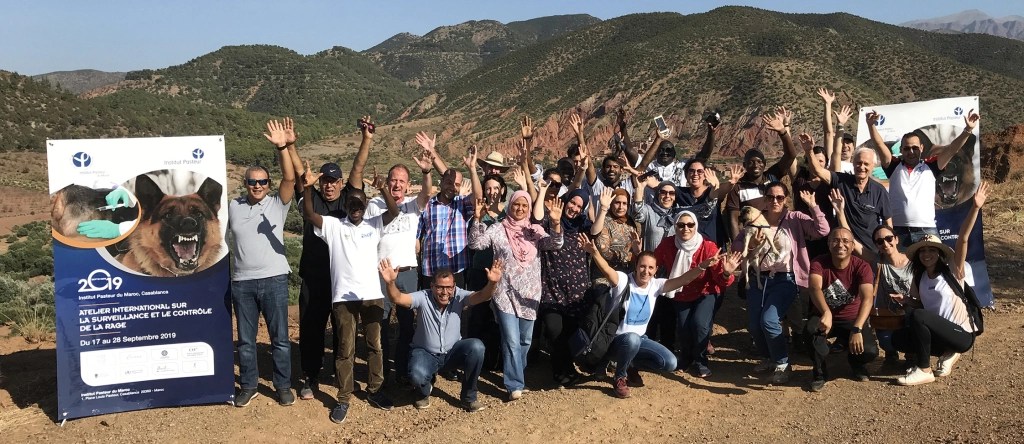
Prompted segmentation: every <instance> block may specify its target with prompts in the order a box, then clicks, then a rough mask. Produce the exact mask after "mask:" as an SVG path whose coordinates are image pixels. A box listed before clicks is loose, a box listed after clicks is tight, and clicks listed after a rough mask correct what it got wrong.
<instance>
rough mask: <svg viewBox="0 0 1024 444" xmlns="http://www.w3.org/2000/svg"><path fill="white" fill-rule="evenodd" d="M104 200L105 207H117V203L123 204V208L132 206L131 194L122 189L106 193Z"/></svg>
mask: <svg viewBox="0 0 1024 444" xmlns="http://www.w3.org/2000/svg"><path fill="white" fill-rule="evenodd" d="M106 200H107V205H110V206H114V205H117V204H118V203H122V204H124V206H126V207H128V206H131V204H132V196H131V194H128V192H127V191H125V189H124V188H115V189H114V190H112V191H111V192H109V193H107V197H106ZM78 229H79V230H81V229H82V227H81V225H79V227H78ZM115 237H116V236H115Z"/></svg>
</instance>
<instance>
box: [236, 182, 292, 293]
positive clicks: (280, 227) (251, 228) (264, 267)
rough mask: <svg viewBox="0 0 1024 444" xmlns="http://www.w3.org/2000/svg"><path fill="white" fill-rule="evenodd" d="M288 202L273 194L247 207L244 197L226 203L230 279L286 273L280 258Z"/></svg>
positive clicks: (282, 252) (289, 204)
mask: <svg viewBox="0 0 1024 444" xmlns="http://www.w3.org/2000/svg"><path fill="white" fill-rule="evenodd" d="M290 206H291V202H289V203H284V202H281V197H280V196H278V195H277V194H274V195H268V196H266V197H264V198H263V199H262V200H260V201H259V202H256V203H255V204H253V205H249V202H248V201H247V200H246V197H245V196H241V197H238V198H236V199H232V200H231V202H228V230H229V231H230V232H231V237H230V238H229V240H230V241H231V245H230V247H231V259H233V262H234V268H232V270H231V280H233V281H241V280H248V279H263V278H268V277H273V276H280V275H282V274H288V273H289V272H290V271H291V267H289V266H288V258H286V257H285V255H284V218H285V216H286V215H287V214H288V208H289V207H290Z"/></svg>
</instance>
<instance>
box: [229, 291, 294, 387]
mask: <svg viewBox="0 0 1024 444" xmlns="http://www.w3.org/2000/svg"><path fill="white" fill-rule="evenodd" d="M231 302H232V303H233V305H234V307H235V318H236V320H237V322H238V380H239V381H238V385H239V386H240V387H241V388H243V389H254V388H256V386H257V385H258V380H259V369H258V368H257V366H256V331H257V329H259V316H260V312H262V313H263V319H264V320H265V321H266V322H267V332H268V333H269V334H270V347H271V350H272V351H271V356H272V357H273V359H274V388H275V389H278V390H283V389H287V388H291V386H292V351H291V342H290V341H289V340H288V275H287V274H282V275H278V276H272V277H268V278H262V279H248V280H243V281H231Z"/></svg>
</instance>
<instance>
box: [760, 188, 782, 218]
mask: <svg viewBox="0 0 1024 444" xmlns="http://www.w3.org/2000/svg"><path fill="white" fill-rule="evenodd" d="M764 201H765V204H764V205H765V212H766V213H773V214H779V213H781V212H782V210H783V209H785V208H786V191H785V190H783V189H782V188H780V187H771V188H769V189H768V191H767V192H765V194H764Z"/></svg>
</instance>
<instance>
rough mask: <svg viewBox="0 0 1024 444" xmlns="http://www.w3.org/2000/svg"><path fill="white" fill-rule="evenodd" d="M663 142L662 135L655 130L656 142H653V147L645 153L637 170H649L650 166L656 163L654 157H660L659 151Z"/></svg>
mask: <svg viewBox="0 0 1024 444" xmlns="http://www.w3.org/2000/svg"><path fill="white" fill-rule="evenodd" d="M662 140H664V139H662V138H661V133H659V132H658V130H657V128H655V129H654V141H653V142H651V146H650V147H648V148H647V151H645V152H644V157H643V159H640V165H637V166H636V167H637V169H639V170H640V171H646V170H647V167H648V166H650V165H651V162H653V161H654V157H655V156H657V155H658V149H659V148H660V145H661V141H662Z"/></svg>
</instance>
